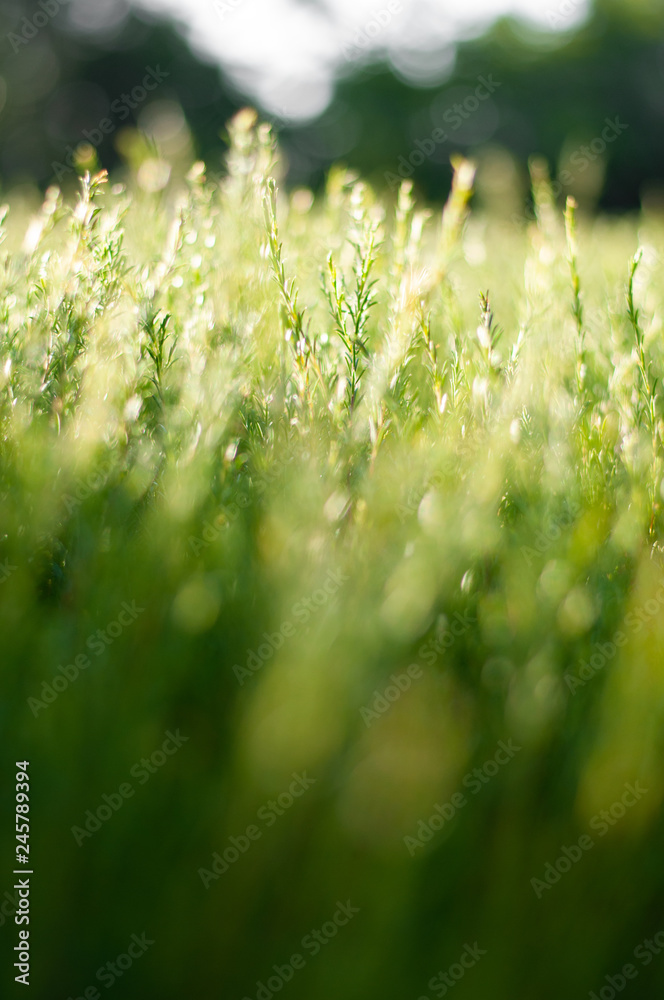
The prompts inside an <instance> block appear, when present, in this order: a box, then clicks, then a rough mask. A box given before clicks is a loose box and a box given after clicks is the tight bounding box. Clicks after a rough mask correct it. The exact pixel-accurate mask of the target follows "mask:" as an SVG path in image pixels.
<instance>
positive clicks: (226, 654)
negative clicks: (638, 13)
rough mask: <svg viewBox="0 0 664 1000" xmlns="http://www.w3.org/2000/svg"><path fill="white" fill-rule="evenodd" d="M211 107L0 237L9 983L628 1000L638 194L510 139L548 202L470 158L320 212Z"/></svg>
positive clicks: (660, 788)
mask: <svg viewBox="0 0 664 1000" xmlns="http://www.w3.org/2000/svg"><path fill="white" fill-rule="evenodd" d="M229 133H230V137H231V144H230V148H229V151H228V155H227V172H226V174H225V175H224V177H223V178H222V179H221V180H215V179H214V178H208V177H207V175H206V170H205V167H204V165H203V164H202V163H198V164H195V165H194V166H193V167H192V168H191V170H190V171H189V173H188V175H187V177H186V180H184V181H183V183H181V184H180V183H173V184H171V185H169V186H168V187H166V188H165V189H163V190H158V191H153V192H152V193H150V192H149V191H146V190H144V189H141V188H140V187H139V186H137V185H132V184H128V185H126V186H125V185H123V184H120V183H117V182H116V181H114V180H113V179H111V180H109V179H108V178H107V177H106V175H105V173H104V172H98V173H96V174H93V175H90V174H87V175H85V176H84V177H83V178H82V179H81V184H80V192H79V194H78V195H77V197H75V198H63V196H62V194H61V193H60V192H59V191H58V190H57V189H55V188H51V189H49V190H48V192H47V193H46V197H45V200H44V202H43V205H42V207H41V208H40V209H39V211H38V212H37V213H36V214H35V215H34V216H33V217H32V218H31V219H30V220H26V219H25V218H23V217H22V216H21V215H20V214H18V215H17V216H16V217H14V214H13V211H12V210H10V211H9V212H7V213H6V214H5V217H4V221H3V236H4V246H3V248H2V250H1V251H0V253H1V265H0V282H1V283H2V295H1V297H0V383H1V384H0V420H1V421H2V435H1V438H0V477H1V486H0V517H1V520H0V524H1V526H2V531H1V545H0V565H1V568H2V572H1V576H0V627H1V629H2V635H3V670H2V674H3V692H4V697H3V701H2V722H3V733H4V741H5V754H4V758H5V764H4V770H5V774H6V775H9V778H8V779H7V781H8V784H10V785H12V787H11V794H12V795H13V784H12V783H13V778H12V776H11V774H12V773H13V771H12V769H13V763H12V762H13V761H14V760H17V761H23V760H29V761H30V767H31V779H30V780H31V799H30V802H31V812H30V815H31V819H30V824H31V840H30V850H31V860H32V864H33V867H34V875H33V876H32V899H31V907H32V910H31V923H30V928H31V937H30V940H31V949H32V954H33V963H34V964H33V967H32V973H31V977H32V978H31V985H32V995H33V996H34V997H35V998H38V1000H41V998H42V997H43V998H44V1000H53V998H60V997H62V1000H66V998H67V997H70V998H76V997H83V996H85V997H86V1000H92V998H94V997H95V996H96V995H100V996H105V995H106V992H105V991H106V990H107V989H110V988H113V989H114V990H115V991H116V995H117V996H122V997H125V998H127V1000H133V998H138V997H144V996H146V995H148V996H149V995H155V996H159V997H161V998H162V1000H170V998H176V997H177V998H179V997H181V996H183V995H188V996H195V997H199V998H201V1000H207V998H210V1000H213V998H218V997H222V996H223V997H237V1000H242V998H245V1000H246V998H251V1000H254V998H255V1000H271V997H272V996H274V995H276V994H277V993H281V992H283V994H284V996H286V995H288V996H289V997H291V998H293V1000H295V998H298V997H303V998H304V997H316V998H317V1000H328V998H329V1000H332V998H337V997H340V996H345V997H348V998H358V1000H360V998H362V1000H374V998H376V1000H378V998H381V1000H386V998H389V1000H391V998H394V1000H402V998H407V997H412V998H413V1000H418V998H419V1000H425V998H431V997H440V996H444V995H446V993H448V992H453V995H454V997H455V998H457V1000H462V998H467V1000H480V998H481V1000H484V998H486V997H488V996H491V997H492V998H494V1000H502V998H505V1000H508V998H519V1000H531V998H532V1000H535V998H537V1000H548V998H551V1000H553V998H559V997H560V996H565V997H575V996H578V997H579V998H583V997H586V996H588V995H589V994H592V992H593V991H594V992H595V994H596V996H599V997H601V1000H611V998H612V997H613V996H614V995H617V993H618V992H621V991H622V990H623V989H624V990H625V996H628V995H629V996H631V997H644V998H650V997H653V996H655V995H657V991H658V990H659V991H660V992H661V988H662V985H663V984H664V957H662V956H660V955H659V953H660V951H661V950H662V947H661V945H659V944H658V943H657V941H658V938H657V935H658V934H660V932H661V931H664V924H663V923H662V920H663V919H664V917H663V914H662V909H661V900H662V892H663V890H664V864H663V863H662V857H661V842H662V834H663V832H664V830H663V823H662V797H663V795H664V775H663V772H662V766H661V761H662V751H663V749H664V745H663V744H664V726H663V723H664V667H663V665H662V659H661V652H662V642H663V640H664V616H662V614H661V609H662V606H663V604H664V560H663V558H662V555H663V553H662V547H661V541H660V540H661V537H662V527H663V521H662V517H663V515H662V501H663V491H662V472H663V468H662V442H663V440H664V410H663V405H662V397H661V393H660V389H661V381H660V379H661V372H662V368H663V367H664V340H663V337H662V315H663V306H664V302H663V297H664V296H663V288H664V285H663V283H662V277H663V269H662V248H663V247H664V226H663V224H662V220H661V218H659V217H658V216H657V215H655V214H653V215H640V216H637V215H635V216H633V217H628V218H618V217H615V218H607V217H598V218H590V217H586V216H583V215H581V214H580V213H579V212H578V211H577V208H576V206H575V204H574V202H573V201H572V200H569V201H568V202H567V205H566V206H560V205H558V204H557V203H556V202H555V200H554V197H553V195H552V190H551V185H550V183H549V182H548V180H547V176H546V172H545V171H544V169H543V167H542V165H541V164H538V163H537V162H534V163H533V165H532V179H533V204H534V215H535V221H534V222H530V221H528V220H526V219H525V218H524V220H523V221H522V222H521V221H517V222H515V221H513V220H510V219H507V218H500V217H492V216H490V215H488V214H485V213H483V212H482V211H481V209H479V208H478V209H476V208H475V206H474V205H472V204H471V202H472V196H473V185H474V167H473V165H472V164H471V163H469V162H468V161H465V160H462V159H459V160H457V161H455V173H454V184H453V188H452V192H451V194H450V197H449V199H448V201H447V203H446V205H445V207H444V209H443V210H442V212H441V210H440V209H438V208H432V207H427V206H423V205H422V204H420V203H419V202H418V200H417V199H416V197H415V194H414V192H413V189H412V187H411V185H410V182H408V181H405V182H404V183H403V184H402V185H401V186H400V189H399V190H398V192H395V193H394V196H388V198H387V199H386V200H383V199H382V197H381V196H380V194H379V193H377V192H375V191H373V190H372V189H371V188H370V187H369V186H368V185H366V184H364V183H363V182H362V181H361V179H359V178H358V177H356V176H354V175H352V174H350V173H349V172H348V171H346V170H344V169H343V168H342V167H338V168H335V169H333V170H332V172H331V173H330V176H329V179H328V182H327V186H326V190H325V192H324V194H322V195H321V196H320V197H316V198H314V197H313V195H312V194H311V193H310V192H309V191H306V190H297V191H293V192H287V191H285V190H283V186H282V185H280V184H278V183H275V180H274V179H273V178H274V177H275V176H276V177H277V178H278V177H279V176H280V166H279V154H278V150H277V148H276V144H275V141H274V137H273V135H272V134H271V132H270V129H269V127H268V126H267V125H262V124H260V123H258V122H257V120H256V118H255V115H254V114H253V113H252V112H250V111H243V112H240V114H239V115H238V116H237V117H236V118H235V119H234V120H233V121H232V122H231V123H230V124H229ZM8 805H9V806H11V804H10V803H9V804H8ZM5 813H6V814H8V815H9V817H11V808H10V807H9V808H8V809H7V810H5ZM2 838H3V845H4V849H3V852H2V854H3V857H4V858H6V859H8V863H7V865H6V868H5V875H4V876H3V877H4V879H5V883H6V885H5V886H3V885H1V884H0V891H1V890H3V889H6V890H7V893H6V894H5V896H3V897H2V898H3V900H5V899H8V900H9V904H10V905H9V906H8V907H7V906H3V908H2V917H1V918H0V919H1V921H2V925H0V933H1V934H2V948H3V955H4V956H5V973H4V974H5V976H6V974H7V973H6V970H7V969H8V968H9V967H10V965H11V961H10V960H9V954H10V951H11V948H12V947H13V946H14V944H15V930H16V929H15V926H14V924H13V920H12V916H11V914H12V907H13V905H15V901H14V903H12V902H11V900H12V898H13V897H12V879H13V876H12V874H11V867H10V866H11V863H12V861H11V851H12V845H13V843H14V839H13V838H14V830H13V824H12V823H11V822H6V823H5V824H4V825H3V830H2ZM648 941H650V942H651V944H650V945H648V944H644V942H648ZM132 942H133V944H132ZM131 949H133V950H131ZM118 956H123V960H122V961H120V960H119V958H118ZM127 956H129V964H127ZM635 956H636V957H635ZM658 956H659V957H658ZM627 964H629V966H630V969H632V971H633V972H634V975H632V974H631V973H624V971H623V970H624V967H626V965H627ZM459 970H461V971H460V972H459ZM607 977H608V978H607ZM12 978H13V977H12ZM632 980H634V981H633V982H632ZM621 981H622V983H623V985H622V986H620V982H621ZM17 990H18V987H17Z"/></svg>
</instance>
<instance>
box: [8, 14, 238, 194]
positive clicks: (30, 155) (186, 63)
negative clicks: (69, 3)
mask: <svg viewBox="0 0 664 1000" xmlns="http://www.w3.org/2000/svg"><path fill="white" fill-rule="evenodd" d="M49 4H51V7H49ZM50 10H54V12H53V13H52V14H50V15H49V13H48V11H50ZM68 13H69V12H68V10H67V7H66V5H65V6H63V7H62V8H61V9H58V4H57V0H45V4H44V6H43V7H39V6H35V5H33V4H31V5H28V4H25V3H19V4H15V5H14V6H13V7H12V8H9V7H6V8H3V10H2V12H1V13H0V45H1V46H2V50H3V51H2V61H1V63H0V67H1V68H0V176H1V177H2V179H3V180H4V181H11V182H17V181H20V180H22V179H26V180H28V179H29V180H36V181H37V182H38V183H40V184H42V185H44V184H47V183H49V182H50V181H52V180H54V179H55V180H58V181H61V182H62V183H66V182H67V180H66V179H67V178H69V177H73V175H74V172H73V171H71V169H70V166H71V162H72V160H71V155H72V151H73V150H75V149H76V147H77V146H78V145H79V144H80V143H82V142H86V141H88V140H90V141H91V142H92V143H93V144H94V145H95V146H97V156H98V159H99V161H100V162H101V163H102V164H103V165H104V166H106V167H109V168H112V167H113V166H115V165H117V163H118V162H119V155H118V147H119V146H120V147H122V141H121V133H122V129H123V128H126V126H127V125H132V124H136V122H137V121H138V120H139V118H140V117H141V115H142V114H143V113H144V112H145V110H146V108H147V107H148V106H149V104H150V103H151V102H154V101H159V102H163V101H167V102H177V103H178V104H179V105H180V106H181V107H182V109H183V111H184V114H185V116H186V119H187V123H188V125H189V129H190V130H191V133H192V134H193V149H192V153H194V154H196V155H202V154H205V155H210V156H211V157H212V165H214V157H215V154H216V156H217V157H219V155H220V153H221V145H222V144H221V142H220V139H219V135H220V132H221V131H222V130H223V129H224V127H225V123H226V122H227V121H228V119H229V118H230V117H231V116H232V115H233V114H234V112H235V111H236V110H237V109H238V108H239V107H241V106H242V105H243V104H244V103H246V100H245V99H244V98H241V97H240V96H239V95H238V94H237V93H236V92H235V91H234V90H233V88H232V87H231V85H230V84H229V82H228V81H227V80H226V79H225V78H224V76H223V74H221V73H220V71H219V69H218V67H216V66H212V65H206V64H203V63H201V62H200V61H199V60H198V59H197V58H196V57H195V56H194V54H193V53H192V52H191V50H190V48H189V47H188V45H187V43H186V42H185V41H184V40H183V38H182V37H181V36H180V34H179V33H178V32H177V30H176V29H175V27H174V26H172V25H170V24H166V23H164V22H159V21H155V20H150V19H149V18H148V17H147V15H141V16H138V15H135V14H125V16H124V17H123V18H122V19H121V21H120V22H119V23H115V24H114V25H112V26H108V27H107V28H106V29H105V30H97V31H84V30H77V29H76V28H75V27H73V26H72V24H71V22H70V20H69V19H68ZM149 68H152V69H153V70H155V75H154V76H153V77H150V78H149V80H148V85H147V87H143V86H142V83H143V81H144V80H145V78H146V75H147V74H148V73H149ZM149 87H153V89H152V90H149V89H148V88H149ZM171 107H172V105H171ZM102 123H104V124H102ZM97 140H99V141H98V142H97ZM119 140H120V141H119ZM68 158H69V160H68ZM58 164H62V165H63V169H62V170H60V169H59V168H58Z"/></svg>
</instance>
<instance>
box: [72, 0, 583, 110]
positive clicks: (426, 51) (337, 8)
mask: <svg viewBox="0 0 664 1000" xmlns="http://www.w3.org/2000/svg"><path fill="white" fill-rule="evenodd" d="M120 3H123V0H95V3H93V4H90V0H78V2H75V4H74V5H73V6H74V7H75V9H77V11H76V12H77V14H78V15H79V16H80V18H81V19H89V18H91V17H103V16H104V14H103V12H104V11H107V12H108V13H109V15H110V12H111V10H112V9H115V10H117V7H118V5H119V4H120ZM133 3H134V5H135V6H142V7H144V8H147V9H150V10H153V11H159V12H166V13H168V14H170V15H171V16H172V17H173V18H174V19H175V20H176V21H178V22H179V23H180V24H181V26H182V29H181V30H182V31H183V34H185V36H186V37H187V38H188V40H189V42H190V44H191V45H192V48H194V50H195V51H197V52H198V53H200V54H202V55H204V56H205V57H206V58H209V59H213V60H216V61H218V62H219V63H220V65H222V66H223V67H224V68H225V69H226V71H227V72H228V73H229V74H230V76H231V78H232V79H234V80H235V81H236V82H237V83H238V84H239V85H240V86H241V87H242V89H243V90H244V91H245V92H246V93H248V94H250V95H252V96H255V97H256V98H257V99H259V100H260V102H261V103H262V105H263V106H264V107H265V108H267V109H268V110H269V111H272V112H273V113H275V114H278V115H281V116H283V117H295V118H304V117H311V116H314V115H316V114H318V113H319V112H320V111H322V110H323V109H324V108H325V106H326V105H327V103H328V101H329V98H330V96H331V91H332V81H333V79H334V76H335V74H337V73H338V72H339V71H340V70H343V69H347V68H351V67H352V66H353V65H357V63H358V62H360V61H361V60H363V59H366V57H367V53H368V52H372V51H373V52H374V54H375V52H376V50H380V51H383V52H385V53H386V55H387V56H388V58H389V59H390V60H391V61H392V63H393V65H394V67H395V69H396V70H397V71H398V72H400V73H401V74H402V75H403V76H404V77H405V78H406V79H408V80H409V81H411V82H417V81H418V80H419V81H420V82H434V81H435V80H436V79H444V76H445V73H446V70H447V69H448V68H449V65H450V61H451V58H452V46H453V42H454V39H455V38H459V37H462V36H463V35H467V34H468V33H472V32H473V31H476V30H478V28H481V27H482V26H484V25H486V24H487V23H488V22H490V21H491V20H493V19H495V18H496V17H497V16H499V15H500V14H504V13H506V12H512V13H515V14H520V15H522V16H523V17H525V18H528V19H529V20H530V21H531V22H535V23H537V24H538V25H540V26H543V27H550V26H551V25H552V24H555V25H557V27H558V30H567V29H569V28H573V27H574V26H575V25H576V24H578V22H579V21H580V20H582V19H583V17H584V15H585V13H586V9H587V0H133ZM75 16H76V15H75ZM445 46H448V47H449V54H448V57H447V59H446V58H445V55H444V54H443V55H442V56H441V48H444V47H445Z"/></svg>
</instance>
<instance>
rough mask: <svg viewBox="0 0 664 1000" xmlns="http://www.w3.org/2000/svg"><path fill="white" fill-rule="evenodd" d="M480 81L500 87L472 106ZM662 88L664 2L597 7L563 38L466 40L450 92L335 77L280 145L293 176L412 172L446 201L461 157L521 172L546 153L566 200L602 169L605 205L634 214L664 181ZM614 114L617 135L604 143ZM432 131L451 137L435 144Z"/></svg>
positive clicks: (377, 75)
mask: <svg viewBox="0 0 664 1000" xmlns="http://www.w3.org/2000/svg"><path fill="white" fill-rule="evenodd" d="M561 9H562V8H561ZM555 11H556V9H555V8H552V12H553V13H555ZM446 58H447V54H446V53H442V52H441V64H444V60H445V59H446ZM480 78H484V79H485V80H488V81H495V86H496V89H495V92H494V93H492V94H490V95H489V96H487V97H483V98H482V99H480V100H479V101H476V99H475V96H474V95H475V89H476V87H477V86H478V81H479V80H480ZM663 83H664V8H662V5H661V3H659V2H657V3H655V2H654V0H640V2H638V3H634V4H632V3H630V4H629V5H626V4H625V3H624V2H621V0H598V2H597V4H596V5H595V8H594V12H593V15H592V17H591V18H590V20H589V21H588V22H587V23H586V24H585V25H584V26H582V27H580V28H579V29H578V30H577V31H572V32H568V33H562V32H559V33H556V34H553V35H552V34H550V33H548V32H544V31H535V30H533V29H532V28H527V27H526V26H524V25H523V24H521V23H519V22H516V21H514V20H512V19H503V20H501V21H499V22H497V23H496V24H495V25H494V26H493V27H492V28H491V29H490V30H489V31H488V32H487V33H486V34H485V35H483V36H481V37H479V38H474V39H472V40H470V41H467V42H463V43H461V44H460V45H459V47H458V50H457V55H456V60H455V64H454V67H453V69H452V72H451V74H450V76H449V79H448V80H447V81H446V82H445V83H444V84H443V85H437V86H435V87H431V88H426V87H417V88H416V87H412V86H409V85H408V84H407V83H405V82H404V81H403V80H402V79H401V78H399V77H398V76H397V75H396V74H395V73H394V72H393V71H392V69H391V68H390V67H389V66H387V65H385V64H384V63H381V64H373V65H367V66H365V67H364V68H362V69H361V70H360V71H359V72H357V73H355V74H353V75H351V76H347V77H346V78H343V79H341V80H340V81H339V83H338V86H337V89H336V94H335V98H334V101H333V103H332V105H331V107H330V108H329V109H328V111H327V112H326V113H325V114H324V115H323V116H322V117H321V118H320V119H319V120H318V121H316V122H314V123H313V124H311V125H309V126H307V127H304V128H300V129H296V130H291V131H288V132H287V133H286V134H285V136H284V141H285V143H286V146H287V148H288V150H289V153H290V159H291V163H292V170H293V176H294V177H297V178H298V179H302V180H305V179H307V177H308V176H311V175H313V176H316V177H319V176H320V175H321V174H322V173H323V172H324V171H325V169H326V168H327V167H328V165H329V164H330V162H331V161H332V160H333V159H334V158H335V157H336V156H339V155H341V156H343V158H344V159H345V160H346V161H347V162H348V164H349V165H350V166H351V167H356V168H357V169H359V170H360V171H361V172H362V173H363V174H365V175H368V176H369V177H371V178H372V179H373V180H374V181H375V182H376V183H378V184H381V185H384V184H385V183H386V182H387V183H390V181H392V184H393V185H394V183H395V181H396V179H397V178H398V177H399V176H405V175H407V174H412V176H413V177H414V179H415V181H416V183H417V184H418V186H419V187H420V188H421V189H422V191H423V193H424V194H425V195H426V196H427V197H429V198H440V197H443V196H444V195H445V193H446V191H447V187H448V182H449V176H450V171H449V166H448V164H449V155H450V153H451V152H453V151H454V150H459V151H462V152H464V153H472V154H476V153H477V152H478V151H479V150H481V149H482V147H484V146H485V145H486V144H491V145H494V146H499V147H504V148H505V149H507V150H509V151H510V152H511V153H512V154H514V156H516V158H517V159H518V161H520V162H521V164H522V165H523V166H524V168H525V164H526V161H527V158H528V157H529V156H530V155H532V154H533V153H539V154H542V155H544V156H545V157H547V159H548V160H549V162H550V164H551V166H552V168H553V170H554V171H559V177H560V178H561V181H560V184H559V187H560V189H561V193H562V192H564V191H565V189H568V190H569V192H570V193H572V192H573V193H575V194H577V195H580V196H581V198H582V199H583V196H584V194H586V195H587V196H588V199H589V200H592V197H593V196H594V195H599V193H600V188H601V185H602V181H603V180H604V172H606V178H605V186H604V193H603V197H602V204H603V205H604V206H605V207H607V208H629V207H633V206H636V205H638V203H639V199H640V197H641V195H642V193H643V191H644V188H646V189H652V188H653V187H655V188H656V186H657V185H658V184H660V183H662V182H664V130H663V129H662V125H663V124H664V88H663V86H662V85H663ZM483 93H484V91H483ZM476 103H477V105H478V106H477V107H475V105H476ZM455 109H456V110H455ZM607 119H608V120H609V121H611V122H616V123H617V128H616V130H615V135H613V136H612V135H611V133H610V132H608V131H607V132H606V133H605V137H604V139H603V138H602V134H603V133H604V132H605V130H607V129H608V126H607ZM625 126H626V127H625ZM436 128H439V129H443V130H444V131H445V132H446V135H447V139H446V140H445V141H435V140H433V139H432V134H433V133H434V130H435V129H436ZM607 136H608V137H609V138H608V141H607ZM349 140H350V141H349ZM351 143H352V144H351ZM593 143H594V145H593ZM602 146H604V148H603V149H602ZM344 147H347V148H344ZM432 147H435V148H433V149H432ZM386 172H387V173H388V174H390V175H391V177H390V176H388V177H387V178H386V176H385V175H386Z"/></svg>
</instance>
